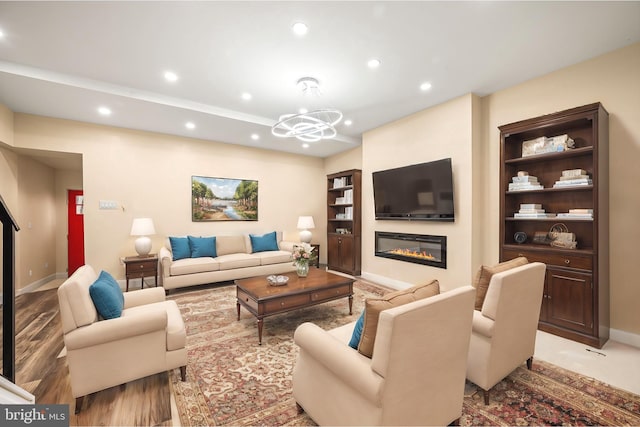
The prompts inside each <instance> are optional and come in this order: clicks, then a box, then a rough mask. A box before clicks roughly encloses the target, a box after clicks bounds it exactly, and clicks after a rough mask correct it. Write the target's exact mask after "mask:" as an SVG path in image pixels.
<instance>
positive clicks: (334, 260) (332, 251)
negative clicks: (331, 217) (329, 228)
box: [327, 234, 340, 270]
mask: <svg viewBox="0 0 640 427" xmlns="http://www.w3.org/2000/svg"><path fill="white" fill-rule="evenodd" d="M327 246H328V248H327V266H328V267H329V269H330V270H335V269H337V268H338V267H339V266H340V236H337V235H335V234H329V235H328V236H327Z"/></svg>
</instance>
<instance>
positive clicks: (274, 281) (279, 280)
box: [267, 275, 289, 286]
mask: <svg viewBox="0 0 640 427" xmlns="http://www.w3.org/2000/svg"><path fill="white" fill-rule="evenodd" d="M288 281H289V278H288V277H287V276H274V275H271V276H267V282H269V285H271V286H284V285H286V284H287V282H288Z"/></svg>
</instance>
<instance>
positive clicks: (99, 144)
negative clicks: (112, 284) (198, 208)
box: [14, 114, 326, 278]
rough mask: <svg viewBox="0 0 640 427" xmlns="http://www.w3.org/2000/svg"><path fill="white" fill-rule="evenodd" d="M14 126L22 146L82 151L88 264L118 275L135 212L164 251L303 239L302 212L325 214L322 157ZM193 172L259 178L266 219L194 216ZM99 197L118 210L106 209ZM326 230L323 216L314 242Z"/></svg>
mask: <svg viewBox="0 0 640 427" xmlns="http://www.w3.org/2000/svg"><path fill="white" fill-rule="evenodd" d="M14 132H15V134H14V144H15V146H16V147H20V148H31V149H39V150H48V151H61V152H72V153H81V154H82V156H83V177H82V186H83V190H84V196H85V217H84V220H85V256H86V262H87V263H90V264H92V265H94V266H95V267H96V268H98V269H105V270H107V271H109V272H110V273H112V274H113V275H114V276H115V277H117V278H122V277H123V276H124V268H123V266H122V264H121V263H120V258H121V257H124V256H127V255H134V254H135V252H134V249H133V244H134V238H133V237H131V236H129V231H130V228H131V222H132V220H133V218H135V217H139V216H150V217H152V218H153V220H154V223H155V227H156V232H157V234H156V235H155V236H153V237H152V241H153V251H157V250H158V249H159V247H160V245H162V244H164V242H165V239H166V237H167V236H168V235H187V234H192V235H215V234H225V233H227V234H228V233H235V232H252V233H261V232H268V231H272V230H282V231H284V233H285V238H287V239H292V240H294V239H295V240H297V239H298V230H297V229H296V223H297V218H298V216H300V215H312V216H314V217H318V218H322V217H323V216H325V215H326V212H325V210H326V208H325V198H324V197H318V195H323V194H324V190H325V188H324V183H325V179H324V178H325V172H324V166H323V165H324V161H323V160H322V159H318V158H314V157H308V156H299V155H293V154H284V153H280V152H274V151H267V150H256V149H253V148H246V147H240V146H236V145H229V144H222V143H216V142H212V141H202V140H195V139H188V138H180V137H175V136H167V135H160V134H153V133H148V132H138V131H131V130H126V129H119V128H111V127H106V126H98V125H91V124H87V123H79V122H73V121H67V120H57V119H50V118H45V117H38V116H31V115H25V114H15V116H14ZM192 175H204V176H211V177H221V178H241V179H254V180H257V181H258V182H259V220H258V221H250V222H248V221H229V222H205V223H202V222H191V204H190V194H191V176H192ZM74 180H75V182H78V180H77V178H74ZM100 200H112V201H116V202H117V207H118V209H116V210H99V209H98V204H99V201H100ZM57 226H58V227H59V229H58V230H62V229H63V227H65V225H64V224H62V223H58V225H57ZM325 234H326V226H325V225H324V221H318V222H317V223H316V229H315V230H314V240H316V239H317V240H318V243H320V244H322V245H323V246H324V242H325V241H326V236H325ZM58 235H60V231H58Z"/></svg>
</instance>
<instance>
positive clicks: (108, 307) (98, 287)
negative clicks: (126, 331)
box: [89, 270, 124, 319]
mask: <svg viewBox="0 0 640 427" xmlns="http://www.w3.org/2000/svg"><path fill="white" fill-rule="evenodd" d="M89 295H91V300H93V304H94V305H95V306H96V310H98V313H100V316H102V317H103V318H104V319H115V318H117V317H120V316H121V315H122V309H123V308H124V295H123V294H122V289H120V285H118V282H116V280H115V279H114V278H113V276H111V275H110V274H109V273H107V272H106V271H104V270H103V271H101V272H100V275H99V276H98V278H97V279H96V281H95V282H93V284H92V285H91V286H89Z"/></svg>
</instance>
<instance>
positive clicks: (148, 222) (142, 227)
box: [131, 218, 156, 236]
mask: <svg viewBox="0 0 640 427" xmlns="http://www.w3.org/2000/svg"><path fill="white" fill-rule="evenodd" d="M154 234H156V229H155V227H154V226H153V220H152V219H151V218H135V219H134V220H133V224H131V235H132V236H153V235H154Z"/></svg>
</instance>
